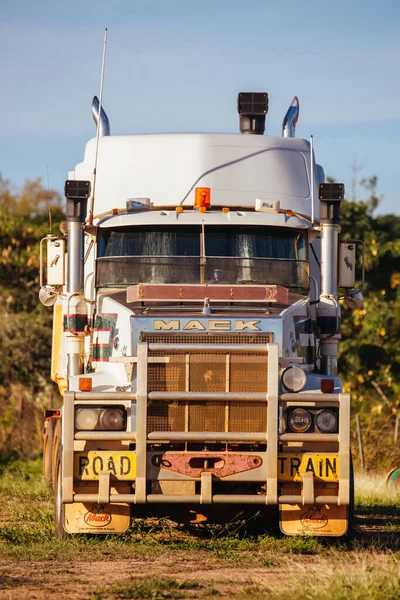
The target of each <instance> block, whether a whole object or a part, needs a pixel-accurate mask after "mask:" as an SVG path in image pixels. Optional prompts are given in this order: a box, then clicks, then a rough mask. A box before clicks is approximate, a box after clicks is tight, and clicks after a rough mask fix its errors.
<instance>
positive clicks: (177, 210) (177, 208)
mask: <svg viewBox="0 0 400 600" xmlns="http://www.w3.org/2000/svg"><path fill="white" fill-rule="evenodd" d="M175 210H176V212H177V213H183V208H182V206H177V207H176V209H175Z"/></svg>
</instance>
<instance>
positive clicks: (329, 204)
mask: <svg viewBox="0 0 400 600" xmlns="http://www.w3.org/2000/svg"><path fill="white" fill-rule="evenodd" d="M343 198H344V185H343V183H321V184H320V186H319V200H320V202H321V205H320V206H321V216H320V220H321V294H320V297H319V303H318V309H317V325H318V330H319V335H320V352H321V365H320V372H321V373H324V374H326V375H329V376H331V377H336V375H337V351H338V342H339V339H340V306H339V302H338V294H337V285H338V269H337V265H338V246H339V218H340V203H341V201H342V200H343Z"/></svg>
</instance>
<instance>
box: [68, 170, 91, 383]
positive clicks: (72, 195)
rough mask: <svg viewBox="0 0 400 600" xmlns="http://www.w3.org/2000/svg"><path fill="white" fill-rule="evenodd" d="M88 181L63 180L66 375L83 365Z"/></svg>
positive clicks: (74, 373) (71, 374)
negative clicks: (64, 207)
mask: <svg viewBox="0 0 400 600" xmlns="http://www.w3.org/2000/svg"><path fill="white" fill-rule="evenodd" d="M90 188H91V185H90V181H78V180H68V181H66V182H65V196H66V199H67V224H68V279H67V294H66V299H65V300H64V334H65V337H66V347H67V374H68V376H73V375H80V374H81V373H83V368H84V364H83V362H84V338H85V334H86V326H87V314H88V311H87V304H86V301H85V297H84V273H83V263H84V251H83V248H84V229H83V228H84V223H85V218H86V212H87V201H88V198H89V196H90Z"/></svg>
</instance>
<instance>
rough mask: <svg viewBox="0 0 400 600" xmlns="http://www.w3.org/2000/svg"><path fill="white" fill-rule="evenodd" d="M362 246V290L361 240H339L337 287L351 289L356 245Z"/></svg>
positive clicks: (353, 282)
mask: <svg viewBox="0 0 400 600" xmlns="http://www.w3.org/2000/svg"><path fill="white" fill-rule="evenodd" d="M357 245H361V247H362V256H361V259H362V272H361V279H362V288H361V289H362V290H363V289H364V279H365V269H364V242H362V241H361V240H341V241H340V242H339V265H338V287H342V288H350V289H353V288H354V286H355V283H356V246H357Z"/></svg>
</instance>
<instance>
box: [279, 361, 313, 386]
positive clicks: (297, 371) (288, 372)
mask: <svg viewBox="0 0 400 600" xmlns="http://www.w3.org/2000/svg"><path fill="white" fill-rule="evenodd" d="M281 381H282V384H283V386H284V387H285V388H286V389H287V391H288V392H300V391H301V390H302V389H303V387H304V386H305V385H306V382H307V375H306V373H305V371H304V370H303V369H301V368H300V367H298V366H297V365H291V366H290V367H287V369H285V370H284V371H283V373H282V377H281Z"/></svg>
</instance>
